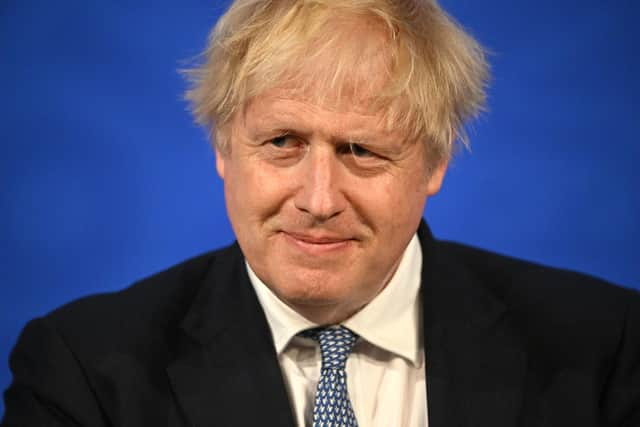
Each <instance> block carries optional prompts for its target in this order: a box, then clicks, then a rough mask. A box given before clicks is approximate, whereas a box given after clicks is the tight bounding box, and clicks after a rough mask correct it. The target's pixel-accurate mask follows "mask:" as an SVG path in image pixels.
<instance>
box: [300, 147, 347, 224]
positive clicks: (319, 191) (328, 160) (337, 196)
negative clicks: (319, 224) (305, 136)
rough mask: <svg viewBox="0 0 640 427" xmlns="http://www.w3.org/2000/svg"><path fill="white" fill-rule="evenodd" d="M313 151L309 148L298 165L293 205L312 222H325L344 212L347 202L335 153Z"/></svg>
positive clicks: (318, 149)
mask: <svg viewBox="0 0 640 427" xmlns="http://www.w3.org/2000/svg"><path fill="white" fill-rule="evenodd" d="M314 148H317V149H314ZM314 148H312V149H310V150H309V152H308V153H307V155H306V157H305V160H304V161H303V162H301V163H300V164H298V166H299V167H300V174H299V179H300V182H299V187H298V191H297V192H296V195H295V197H294V204H295V206H296V208H297V209H299V210H301V211H303V212H306V213H308V214H309V215H311V216H312V217H313V218H314V219H315V220H316V221H326V220H328V219H330V218H332V217H334V216H336V215H338V214H340V212H342V211H343V210H344V209H345V207H346V203H347V201H346V199H345V196H344V193H343V188H342V184H343V183H342V180H343V177H342V175H341V170H340V164H339V161H338V159H337V158H336V155H335V152H333V150H330V149H326V150H324V149H321V148H319V147H314ZM326 148H328V147H326Z"/></svg>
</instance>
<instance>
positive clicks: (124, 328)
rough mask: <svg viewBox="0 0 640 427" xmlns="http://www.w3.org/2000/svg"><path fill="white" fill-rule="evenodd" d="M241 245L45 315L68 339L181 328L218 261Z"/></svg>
mask: <svg viewBox="0 0 640 427" xmlns="http://www.w3.org/2000/svg"><path fill="white" fill-rule="evenodd" d="M238 254H239V249H238V248H237V246H236V245H232V246H230V247H227V248H223V249H219V250H215V251H211V252H207V253H205V254H202V255H200V256H197V257H194V258H191V259H188V260H186V261H183V262H181V263H179V264H177V265H174V266H172V267H170V268H168V269H166V270H164V271H161V272H159V273H156V274H154V275H152V276H149V277H147V278H144V279H142V280H139V281H137V282H135V283H133V284H132V285H130V286H129V287H127V288H125V289H122V290H120V291H117V292H112V293H104V294H96V295H90V296H87V297H83V298H80V299H78V300H75V301H73V302H70V303H68V304H66V305H64V306H62V307H60V308H58V309H56V310H54V311H53V312H51V313H49V314H48V315H46V316H44V318H43V319H42V320H43V321H44V322H46V323H47V324H49V325H50V326H51V327H53V328H54V329H56V330H57V331H58V332H59V333H60V334H61V335H63V336H64V337H65V338H66V339H67V340H69V341H72V342H74V341H78V342H82V343H86V344H88V346H91V345H95V346H96V347H100V346H101V344H102V343H105V342H108V341H111V342H114V341H117V340H120V341H123V340H127V339H128V337H130V338H131V339H132V340H133V339H140V338H143V339H150V340H152V339H155V338H159V337H154V336H153V332H154V331H155V332H156V333H164V334H166V333H167V331H168V330H169V329H176V328H177V327H178V326H179V323H180V321H181V320H182V318H183V317H184V315H185V313H186V311H187V310H188V308H189V307H190V305H191V302H192V301H193V299H194V298H195V296H196V295H197V293H198V292H199V291H200V289H201V288H202V286H203V284H204V282H205V281H206V279H207V277H208V275H209V274H211V271H212V269H215V265H216V264H219V263H224V262H230V260H231V258H234V257H237V256H238Z"/></svg>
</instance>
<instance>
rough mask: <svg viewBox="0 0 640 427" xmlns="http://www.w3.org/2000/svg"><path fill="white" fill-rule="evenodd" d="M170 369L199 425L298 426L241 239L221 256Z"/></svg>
mask: <svg viewBox="0 0 640 427" xmlns="http://www.w3.org/2000/svg"><path fill="white" fill-rule="evenodd" d="M214 263H215V264H214V265H213V266H212V268H211V269H210V272H209V276H208V277H206V278H205V279H204V282H203V285H202V286H201V289H200V292H199V294H198V296H197V297H196V298H195V299H194V303H193V304H192V306H191V308H190V310H189V312H188V314H187V315H186V317H185V319H184V321H183V323H182V329H183V331H182V333H181V336H180V338H179V340H180V343H179V345H178V346H177V348H178V350H177V352H176V354H175V357H174V360H173V361H172V362H171V364H170V365H169V366H168V368H167V372H168V375H169V380H170V383H171V386H172V388H173V391H174V393H175V396H176V399H177V401H178V403H179V406H180V407H181V409H182V411H183V414H184V417H185V418H186V419H187V420H188V425H192V426H212V425H216V426H217V425H225V426H227V425H228V426H238V427H241V426H255V425H262V424H265V423H266V424H268V425H278V426H293V425H294V422H293V417H292V412H291V408H290V406H289V401H288V397H287V393H286V389H285V386H284V382H283V379H282V374H281V371H280V366H279V364H278V360H277V357H276V352H275V349H274V346H273V340H272V338H271V332H270V330H269V326H268V324H267V321H266V318H265V316H264V312H263V311H262V308H261V306H260V304H259V303H258V300H257V298H256V296H255V293H254V290H253V287H252V286H251V283H250V282H249V278H248V276H247V273H246V269H245V266H244V262H243V258H242V255H241V252H240V249H239V248H238V246H237V244H236V245H234V246H233V247H232V248H230V249H229V250H226V251H225V252H224V253H222V254H221V255H220V256H219V257H217V258H216V260H215V261H214Z"/></svg>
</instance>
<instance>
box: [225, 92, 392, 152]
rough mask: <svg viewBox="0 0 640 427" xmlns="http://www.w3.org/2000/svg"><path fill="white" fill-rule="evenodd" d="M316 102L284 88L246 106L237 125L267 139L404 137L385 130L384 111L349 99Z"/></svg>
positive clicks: (256, 99)
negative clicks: (291, 136)
mask: <svg viewBox="0 0 640 427" xmlns="http://www.w3.org/2000/svg"><path fill="white" fill-rule="evenodd" d="M310 99H311V100H310ZM313 99H314V97H305V96H303V95H301V94H300V93H298V92H292V91H290V90H287V89H283V88H277V89H272V90H270V91H267V92H265V93H264V94H262V95H260V96H257V97H255V98H254V99H252V100H251V101H250V102H249V103H247V104H246V106H245V108H244V109H243V111H242V113H241V114H240V115H238V117H237V118H236V119H237V120H234V123H235V124H236V125H240V126H242V127H243V128H245V129H246V130H247V131H248V132H250V133H252V134H254V135H256V136H265V137H266V136H268V135H262V134H269V133H282V132H287V131H292V132H297V133H301V134H309V135H310V134H325V136H326V137H327V138H342V139H346V140H351V141H356V140H361V139H364V140H373V139H375V140H384V139H388V138H390V137H393V139H395V140H397V139H399V138H400V136H401V135H402V132H401V131H399V130H394V129H388V128H387V126H385V121H384V111H375V110H372V109H371V108H369V106H368V105H365V104H362V103H358V102H353V100H352V99H347V98H341V99H331V98H325V100H324V102H321V103H319V102H314V101H313ZM258 134H260V135H258Z"/></svg>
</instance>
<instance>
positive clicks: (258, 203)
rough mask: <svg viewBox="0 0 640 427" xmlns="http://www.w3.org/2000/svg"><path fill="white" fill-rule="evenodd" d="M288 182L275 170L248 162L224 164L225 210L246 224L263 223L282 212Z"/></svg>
mask: <svg viewBox="0 0 640 427" xmlns="http://www.w3.org/2000/svg"><path fill="white" fill-rule="evenodd" d="M290 182H291V180H289V179H283V178H282V177H281V176H280V175H279V174H278V173H276V171H273V170H271V169H270V168H265V167H264V166H263V165H260V164H252V162H250V161H246V160H245V161H244V162H242V163H241V164H237V163H236V164H232V165H227V167H226V170H225V182H224V184H225V196H226V199H227V200H226V201H227V207H228V209H229V210H230V211H233V212H230V215H233V216H234V217H235V220H240V221H244V222H249V223H253V222H261V221H264V220H266V219H267V218H269V217H270V216H272V215H275V214H276V213H277V212H278V211H279V210H280V209H281V207H282V205H283V203H284V202H285V201H286V199H287V194H288V191H289V190H288V189H287V183H290ZM233 220H234V219H233V218H232V221H233ZM239 225H247V224H239Z"/></svg>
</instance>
